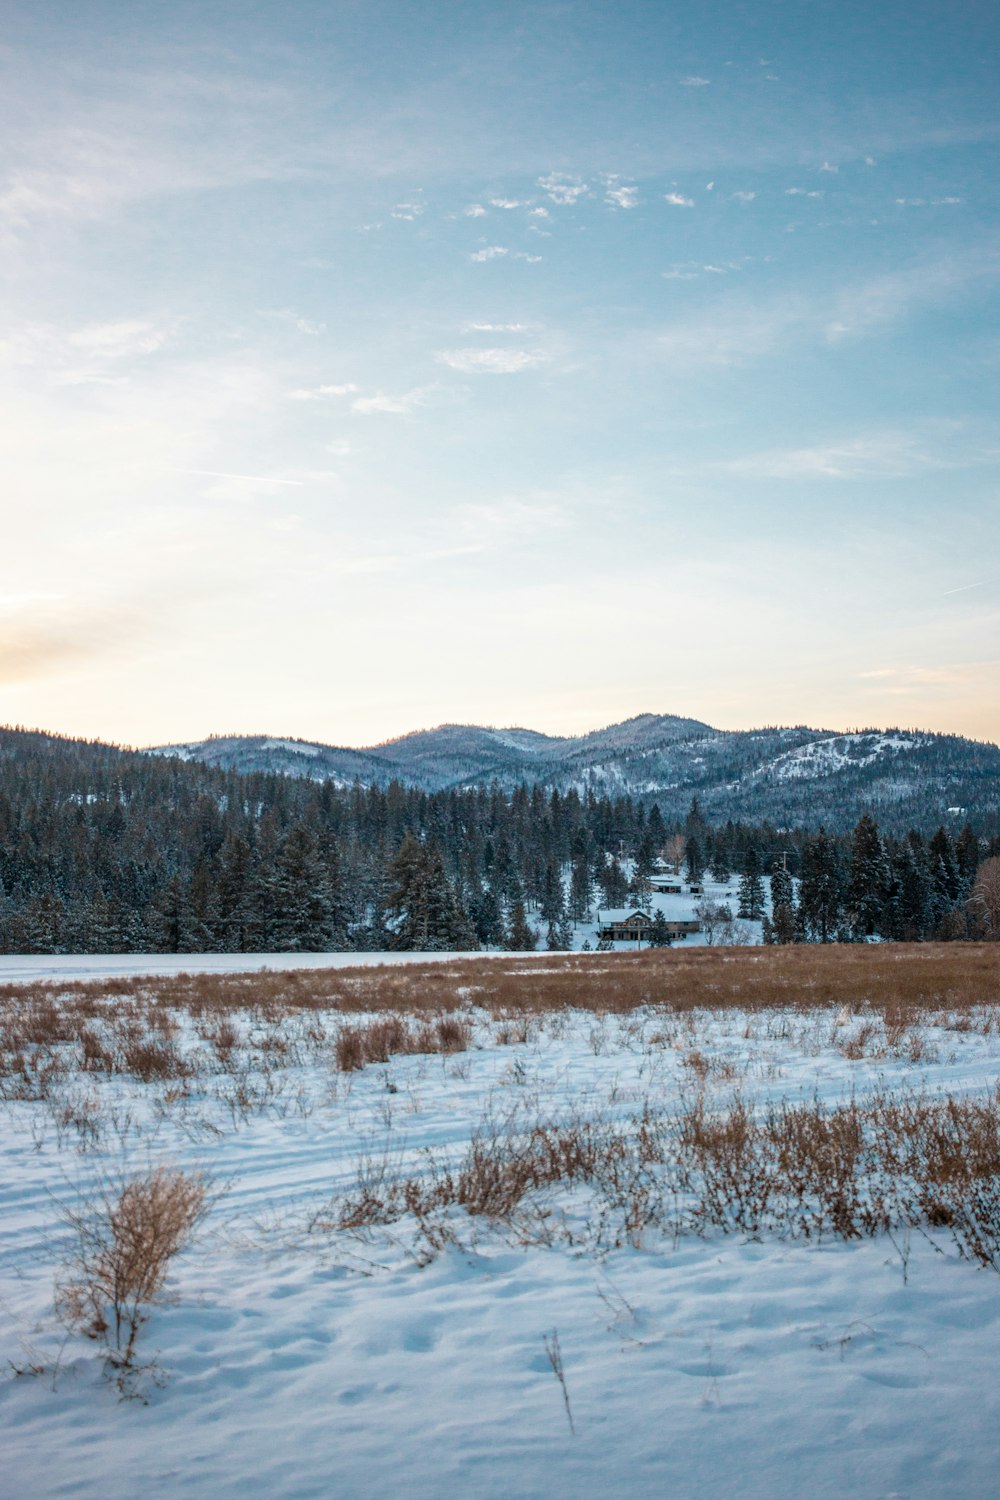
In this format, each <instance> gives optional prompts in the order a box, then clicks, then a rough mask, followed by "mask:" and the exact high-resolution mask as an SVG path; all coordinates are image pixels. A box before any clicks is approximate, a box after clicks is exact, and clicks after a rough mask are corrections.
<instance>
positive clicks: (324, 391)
mask: <svg viewBox="0 0 1000 1500" xmlns="http://www.w3.org/2000/svg"><path fill="white" fill-rule="evenodd" d="M358 390H359V387H358V386H356V385H353V384H351V383H350V382H348V383H346V384H343V385H317V386H313V387H312V389H311V390H298V391H289V392H288V399H289V401H325V400H334V399H336V398H337V397H338V396H353V395H355V394H356V393H357V391H358Z"/></svg>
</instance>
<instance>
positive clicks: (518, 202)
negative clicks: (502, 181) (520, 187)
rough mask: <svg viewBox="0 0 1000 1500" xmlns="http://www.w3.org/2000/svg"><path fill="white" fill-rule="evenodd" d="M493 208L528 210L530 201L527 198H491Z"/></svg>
mask: <svg viewBox="0 0 1000 1500" xmlns="http://www.w3.org/2000/svg"><path fill="white" fill-rule="evenodd" d="M490 206H491V207H492V208H527V207H528V200H527V199H525V198H491V199H490Z"/></svg>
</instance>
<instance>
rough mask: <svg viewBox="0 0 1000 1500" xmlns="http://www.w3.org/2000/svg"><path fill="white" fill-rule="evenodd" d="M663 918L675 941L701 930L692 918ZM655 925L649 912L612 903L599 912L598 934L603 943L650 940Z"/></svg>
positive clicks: (671, 938) (667, 932) (667, 930)
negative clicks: (651, 930)
mask: <svg viewBox="0 0 1000 1500" xmlns="http://www.w3.org/2000/svg"><path fill="white" fill-rule="evenodd" d="M663 921H664V927H665V931H666V934H667V936H668V937H669V938H670V940H671V941H672V942H677V941H678V940H680V941H683V940H684V938H686V937H687V936H688V935H689V934H690V933H693V932H700V931H701V923H700V922H698V921H695V920H693V919H687V918H678V917H665V918H664V919H663ZM652 925H653V918H652V917H651V916H650V914H649V912H646V911H641V910H640V909H639V908H638V907H633V906H609V907H605V908H603V909H602V910H601V911H599V912H598V913H597V937H598V940H599V941H600V942H602V943H642V942H644V941H645V942H648V941H649V934H650V929H651V928H652Z"/></svg>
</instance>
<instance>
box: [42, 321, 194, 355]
mask: <svg viewBox="0 0 1000 1500" xmlns="http://www.w3.org/2000/svg"><path fill="white" fill-rule="evenodd" d="M170 332H171V330H170V328H168V327H166V326H164V325H163V324H157V323H153V322H150V321H149V320H148V319H146V318H131V319H125V320H123V321H122V322H117V323H91V324H89V325H88V326H87V327H85V328H78V329H77V330H76V332H75V333H71V334H70V335H69V338H68V340H67V343H68V344H69V346H70V347H71V348H72V349H79V350H80V351H81V352H82V353H84V354H88V355H90V356H92V357H94V358H97V359H132V358H134V357H135V356H136V355H142V354H154V353H155V352H156V350H157V349H162V348H163V346H164V344H165V343H166V342H167V340H168V339H169V337H170Z"/></svg>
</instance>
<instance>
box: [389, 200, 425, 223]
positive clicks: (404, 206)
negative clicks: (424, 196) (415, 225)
mask: <svg viewBox="0 0 1000 1500" xmlns="http://www.w3.org/2000/svg"><path fill="white" fill-rule="evenodd" d="M425 207H426V204H423V203H397V204H396V206H395V208H394V209H392V210H391V212H390V214H389V217H390V218H391V219H402V220H403V221H404V222H405V223H412V222H413V220H414V219H418V218H419V217H420V215H421V214H422V213H423V212H424V209H425Z"/></svg>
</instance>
